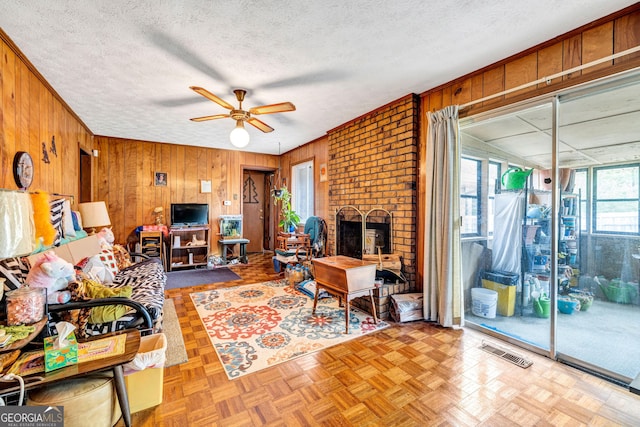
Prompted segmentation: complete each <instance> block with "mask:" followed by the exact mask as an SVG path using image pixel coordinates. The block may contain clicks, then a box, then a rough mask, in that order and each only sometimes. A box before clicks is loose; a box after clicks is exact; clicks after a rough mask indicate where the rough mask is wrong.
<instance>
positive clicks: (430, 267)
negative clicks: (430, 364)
mask: <svg viewBox="0 0 640 427" xmlns="http://www.w3.org/2000/svg"><path fill="white" fill-rule="evenodd" d="M427 119H428V121H427V123H428V126H429V129H428V131H427V146H426V157H427V158H426V161H427V163H426V188H425V206H424V212H425V236H424V242H425V243H424V283H423V291H424V317H425V319H427V320H431V321H435V322H437V323H439V324H440V325H442V326H447V327H452V326H460V325H462V293H461V280H462V271H461V262H460V221H461V219H460V205H459V193H460V184H459V167H460V166H459V165H460V155H459V154H460V153H459V150H460V143H459V140H458V106H450V107H446V108H443V109H442V110H440V111H437V112H435V113H430V112H429V113H427Z"/></svg>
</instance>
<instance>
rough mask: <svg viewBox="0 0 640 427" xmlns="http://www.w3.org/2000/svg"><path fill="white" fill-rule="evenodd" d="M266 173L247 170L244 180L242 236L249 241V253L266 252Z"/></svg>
mask: <svg viewBox="0 0 640 427" xmlns="http://www.w3.org/2000/svg"><path fill="white" fill-rule="evenodd" d="M264 182H265V173H264V172H261V171H250V170H245V171H244V175H243V179H242V213H243V221H242V228H243V231H242V234H243V237H244V238H246V239H249V243H248V244H247V252H262V251H263V250H264V247H263V241H264V218H265V216H264V209H265V197H264V196H265V191H264Z"/></svg>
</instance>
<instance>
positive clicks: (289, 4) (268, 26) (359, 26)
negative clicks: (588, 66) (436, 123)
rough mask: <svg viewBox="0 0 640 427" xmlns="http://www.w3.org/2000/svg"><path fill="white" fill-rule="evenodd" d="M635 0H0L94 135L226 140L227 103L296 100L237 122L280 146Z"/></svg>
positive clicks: (4, 16) (209, 142)
mask: <svg viewBox="0 0 640 427" xmlns="http://www.w3.org/2000/svg"><path fill="white" fill-rule="evenodd" d="M633 3H635V1H625V0H607V1H603V0H563V1H560V0H556V1H554V0H531V1H516V0H492V1H488V0H485V1H472V0H463V1H457V2H450V1H442V0H438V1H435V0H395V1H363V0H358V1H344V0H342V1H336V0H324V1H313V2H312V1H306V2H302V1H296V0H279V1H246V0H239V1H233V2H228V1H225V2H222V1H211V0H208V1H199V0H192V1H178V0H173V1H172V0H162V1H124V0H123V1H117V0H116V1H114V0H110V1H103V0H95V1H81V0H76V1H72V0H55V1H48V2H43V1H33V0H0V26H1V27H2V29H3V30H4V31H5V32H6V33H7V34H8V35H9V37H11V39H12V40H13V41H14V42H15V43H16V45H17V46H18V47H19V48H20V49H21V50H22V52H23V53H24V54H25V55H26V56H27V58H29V60H30V61H31V62H32V63H33V64H34V65H35V66H36V68H37V69H38V70H39V71H40V73H41V74H42V75H43V76H44V77H45V78H46V79H47V81H48V82H49V83H50V84H51V85H52V86H53V87H54V89H55V90H56V91H57V92H58V93H59V94H60V95H61V96H62V98H63V99H64V100H65V101H66V102H67V103H68V104H69V106H70V107H71V108H72V109H73V110H74V111H75V113H76V114H78V116H80V118H81V119H82V120H83V121H84V122H85V123H86V124H87V126H88V127H89V128H90V129H91V131H92V132H93V133H95V134H96V135H106V136H116V137H122V138H131V139H139V140H147V141H158V142H170V143H176V144H185V145H196V146H204V147H216V148H225V149H231V148H232V146H231V144H230V143H229V132H230V131H231V130H232V129H233V127H234V125H235V124H234V122H233V121H232V120H230V119H223V120H215V121H208V122H200V123H196V122H191V121H190V120H188V119H189V118H191V117H199V116H205V115H212V114H221V113H226V112H227V110H225V109H223V108H222V107H220V106H219V105H217V104H214V103H213V102H211V101H208V100H207V99H205V98H203V97H201V96H200V95H197V94H196V93H194V92H192V91H191V90H190V89H189V86H202V87H204V88H206V89H208V90H209V91H211V92H213V93H214V94H216V95H218V96H219V97H221V98H223V99H224V100H226V101H227V102H229V103H230V104H232V105H237V104H236V101H235V97H234V95H233V89H235V88H244V89H246V90H247V91H248V94H247V97H246V99H245V102H244V104H243V107H245V108H250V107H254V106H258V105H264V104H273V103H278V102H283V101H290V102H292V103H294V104H295V105H296V107H297V110H296V111H294V112H289V113H280V114H274V115H263V116H259V118H260V119H261V120H262V121H264V122H265V123H267V124H269V125H270V126H271V127H273V128H274V129H275V131H274V132H271V133H268V134H264V133H262V132H260V131H258V130H257V129H255V128H253V127H251V126H247V130H248V131H249V133H250V135H251V142H250V143H249V146H248V147H247V148H246V149H245V150H246V151H253V152H262V153H272V154H277V153H278V152H286V151H288V150H290V149H292V148H294V147H297V146H299V145H302V144H304V143H306V142H309V141H311V140H313V139H315V138H318V137H321V136H323V135H324V134H325V133H326V132H327V131H328V130H330V129H332V128H334V127H336V126H338V125H341V124H342V123H345V122H347V121H349V120H351V119H353V118H355V117H358V116H360V115H362V114H364V113H367V112H369V111H371V110H373V109H375V108H377V107H379V106H381V105H384V104H386V103H388V102H390V101H393V100H395V99H398V98H400V97H402V96H404V95H406V94H408V93H411V92H414V93H420V92H423V91H425V90H428V89H430V88H432V87H435V86H437V85H439V84H442V83H445V82H447V81H450V80H452V79H453V78H456V77H459V76H461V75H464V74H466V73H469V72H471V71H474V70H476V69H479V68H482V67H484V66H486V65H489V64H491V63H493V62H495V61H498V60H500V59H503V58H505V57H508V56H510V55H512V54H515V53H518V52H520V51H522V50H524V49H526V48H529V47H531V46H534V45H536V44H538V43H541V42H543V41H546V40H549V39H551V38H553V37H556V36H558V35H560V34H563V33H565V32H567V31H569V30H572V29H574V28H577V27H579V26H581V25H583V24H586V23H588V22H591V21H593V20H595V19H597V18H600V17H602V16H605V15H607V14H609V13H611V12H615V11H617V10H620V9H622V8H624V7H626V6H628V5H631V4H633Z"/></svg>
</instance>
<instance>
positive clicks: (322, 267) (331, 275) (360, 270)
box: [311, 255, 378, 334]
mask: <svg viewBox="0 0 640 427" xmlns="http://www.w3.org/2000/svg"><path fill="white" fill-rule="evenodd" d="M311 262H312V263H313V267H314V273H315V278H316V293H315V295H314V298H313V311H312V314H313V315H315V314H316V308H317V306H318V294H319V292H320V287H321V286H322V287H323V288H324V290H326V291H327V292H329V293H330V294H332V295H337V296H338V297H340V299H341V300H342V301H343V302H344V317H345V323H346V324H345V334H348V333H349V318H350V316H349V307H350V301H351V300H352V299H354V298H357V297H361V296H367V295H369V299H370V301H371V314H372V315H373V321H374V323H376V324H377V323H378V316H377V315H376V306H375V301H374V299H373V290H374V289H375V283H374V280H375V276H376V264H375V263H371V262H367V261H362V260H360V259H356V258H349V257H346V256H342V255H338V256H330V257H325V258H314V259H312V260H311Z"/></svg>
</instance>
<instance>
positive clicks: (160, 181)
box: [154, 172, 167, 187]
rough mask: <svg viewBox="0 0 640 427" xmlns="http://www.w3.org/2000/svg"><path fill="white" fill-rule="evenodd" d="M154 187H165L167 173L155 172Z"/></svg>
mask: <svg viewBox="0 0 640 427" xmlns="http://www.w3.org/2000/svg"><path fill="white" fill-rule="evenodd" d="M154 182H155V185H156V186H160V187H166V186H167V173H166V172H156V178H155V181H154Z"/></svg>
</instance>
